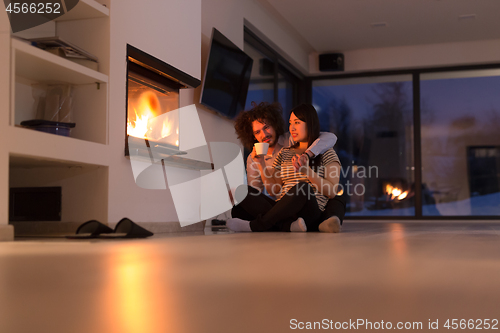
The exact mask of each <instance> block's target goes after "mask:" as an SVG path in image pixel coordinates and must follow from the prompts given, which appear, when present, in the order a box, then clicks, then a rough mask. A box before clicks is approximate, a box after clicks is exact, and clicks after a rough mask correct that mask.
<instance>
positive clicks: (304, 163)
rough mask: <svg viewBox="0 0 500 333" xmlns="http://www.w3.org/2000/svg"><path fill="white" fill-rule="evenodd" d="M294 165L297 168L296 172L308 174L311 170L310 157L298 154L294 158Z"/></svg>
mask: <svg viewBox="0 0 500 333" xmlns="http://www.w3.org/2000/svg"><path fill="white" fill-rule="evenodd" d="M292 164H293V167H294V168H295V172H300V173H303V174H307V170H308V169H309V156H307V154H302V155H299V154H296V155H295V156H294V157H292Z"/></svg>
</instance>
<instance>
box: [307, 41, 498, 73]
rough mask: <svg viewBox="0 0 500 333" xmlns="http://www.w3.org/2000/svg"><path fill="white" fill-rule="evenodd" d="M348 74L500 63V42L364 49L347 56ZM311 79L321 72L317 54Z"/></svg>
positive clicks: (312, 58) (311, 61) (311, 65)
mask: <svg viewBox="0 0 500 333" xmlns="http://www.w3.org/2000/svg"><path fill="white" fill-rule="evenodd" d="M344 57H345V71H344V73H345V72H363V71H383V70H392V69H408V68H420V67H442V66H454V65H456V66H458V65H472V64H486V63H493V62H498V61H500V39H495V40H484V41H474V42H460V43H443V44H426V45H413V46H401V47H386V48H376V49H363V50H355V51H348V52H344ZM309 72H310V74H311V75H331V74H335V72H327V73H325V72H320V71H319V69H318V53H311V54H310V56H309Z"/></svg>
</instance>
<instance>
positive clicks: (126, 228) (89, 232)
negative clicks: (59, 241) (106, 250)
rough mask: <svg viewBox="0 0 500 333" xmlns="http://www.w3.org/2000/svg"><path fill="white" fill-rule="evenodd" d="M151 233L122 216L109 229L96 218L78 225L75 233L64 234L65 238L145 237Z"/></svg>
mask: <svg viewBox="0 0 500 333" xmlns="http://www.w3.org/2000/svg"><path fill="white" fill-rule="evenodd" d="M153 235H154V234H153V233H152V232H151V231H149V230H146V229H144V228H143V227H141V226H139V225H137V224H136V223H134V222H133V221H132V220H130V219H128V218H126V217H124V218H123V219H121V220H120V222H118V224H117V225H116V227H115V229H111V228H110V227H108V226H107V225H105V224H103V223H101V222H99V221H96V220H90V221H87V222H85V223H84V224H82V225H81V226H79V227H78V229H77V230H76V234H75V235H70V236H66V238H69V239H89V238H146V237H149V236H153Z"/></svg>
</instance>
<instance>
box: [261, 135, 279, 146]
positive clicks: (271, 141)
mask: <svg viewBox="0 0 500 333" xmlns="http://www.w3.org/2000/svg"><path fill="white" fill-rule="evenodd" d="M267 139H269V142H268V143H269V147H274V146H275V145H276V140H273V137H272V136H270V137H266V138H264V140H262V142H265V140H267Z"/></svg>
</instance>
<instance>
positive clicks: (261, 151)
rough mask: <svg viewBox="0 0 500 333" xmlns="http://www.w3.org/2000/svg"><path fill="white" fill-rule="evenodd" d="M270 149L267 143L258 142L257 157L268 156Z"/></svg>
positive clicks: (256, 146) (256, 145)
mask: <svg viewBox="0 0 500 333" xmlns="http://www.w3.org/2000/svg"><path fill="white" fill-rule="evenodd" d="M268 149H269V143H267V142H258V143H256V144H255V152H256V153H257V155H266V154H267V150H268Z"/></svg>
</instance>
